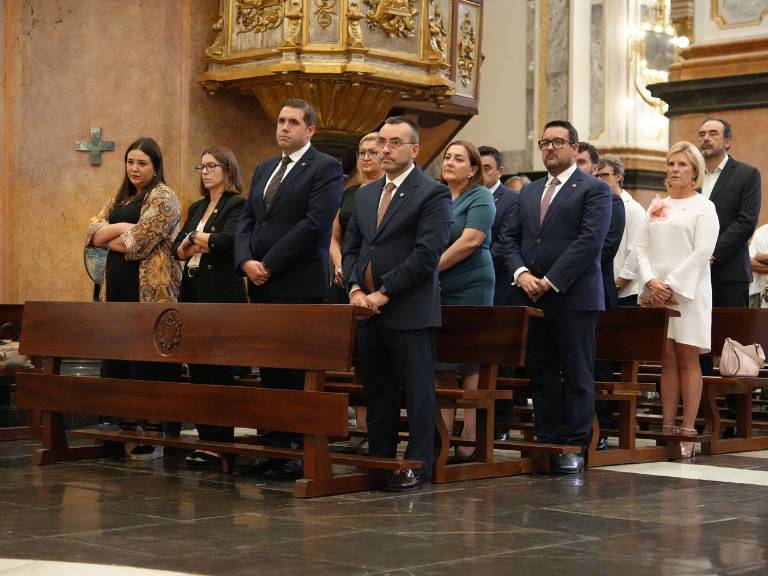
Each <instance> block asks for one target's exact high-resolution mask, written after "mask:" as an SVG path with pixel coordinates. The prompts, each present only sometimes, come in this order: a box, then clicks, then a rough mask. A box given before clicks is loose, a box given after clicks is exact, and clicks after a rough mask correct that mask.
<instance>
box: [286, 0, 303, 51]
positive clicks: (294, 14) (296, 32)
mask: <svg viewBox="0 0 768 576" xmlns="http://www.w3.org/2000/svg"><path fill="white" fill-rule="evenodd" d="M302 16H303V14H302V11H301V0H292V1H291V9H290V11H289V12H288V14H286V15H285V19H286V20H288V32H286V34H285V38H283V46H284V47H286V48H293V47H294V46H299V45H300V44H301V18H302Z"/></svg>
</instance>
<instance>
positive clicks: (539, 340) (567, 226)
mask: <svg viewBox="0 0 768 576" xmlns="http://www.w3.org/2000/svg"><path fill="white" fill-rule="evenodd" d="M578 141H579V137H578V133H577V131H576V129H575V128H574V127H573V125H572V124H571V123H570V122H567V121H564V120H554V121H552V122H549V123H547V125H546V126H545V128H544V134H543V136H542V139H541V140H540V141H539V143H538V144H539V149H540V150H541V155H542V160H543V162H544V165H545V166H546V168H547V172H548V174H547V176H546V177H545V178H541V179H539V180H537V181H535V182H532V183H531V184H529V185H528V186H526V187H525V188H523V190H522V191H521V192H520V194H519V197H518V202H516V203H515V206H514V207H513V209H512V214H511V216H510V218H509V219H508V220H507V223H506V224H505V227H504V230H503V232H502V242H503V243H504V252H505V258H506V262H507V269H508V270H510V271H511V272H512V278H513V281H514V283H515V289H514V292H513V295H514V297H515V299H516V303H517V304H521V305H527V306H534V307H537V308H540V309H541V310H543V311H544V318H542V319H538V320H536V321H534V322H532V323H531V328H530V330H529V333H528V347H527V349H528V354H527V366H528V369H529V370H530V373H531V379H532V386H531V387H532V391H533V409H534V426H535V431H536V441H537V442H543V443H566V444H571V445H576V446H580V447H581V448H582V453H581V455H576V454H564V455H560V456H558V457H557V459H556V461H555V462H553V469H554V470H555V471H559V472H563V473H575V472H579V471H580V470H581V469H582V468H583V467H584V454H585V453H586V449H587V446H588V445H589V441H590V437H591V429H592V421H593V420H594V417H595V382H594V361H595V325H596V323H597V312H598V311H600V310H603V309H604V308H605V296H604V290H603V278H602V274H601V270H600V254H601V250H602V247H603V242H604V240H605V236H606V234H607V232H608V227H609V225H610V221H611V191H610V189H609V188H608V186H607V185H606V184H605V183H604V182H602V181H600V180H598V179H597V178H594V177H593V176H591V175H588V174H585V173H583V172H582V171H580V170H578V168H577V166H576V153H577V150H578ZM563 426H564V427H565V428H564V429H562V427H563Z"/></svg>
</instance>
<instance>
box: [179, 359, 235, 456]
mask: <svg viewBox="0 0 768 576" xmlns="http://www.w3.org/2000/svg"><path fill="white" fill-rule="evenodd" d="M189 376H190V378H191V380H192V382H194V383H195V384H218V385H223V386H230V385H232V384H233V382H234V369H233V367H232V366H216V365H210V364H190V365H189ZM195 428H197V435H198V437H199V438H200V440H210V441H211V442H234V440H235V429H234V428H232V427H231V426H214V425H211V424H195Z"/></svg>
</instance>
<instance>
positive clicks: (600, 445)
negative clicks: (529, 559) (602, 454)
mask: <svg viewBox="0 0 768 576" xmlns="http://www.w3.org/2000/svg"><path fill="white" fill-rule="evenodd" d="M597 449H598V450H608V437H607V436H600V439H599V440H598V441H597Z"/></svg>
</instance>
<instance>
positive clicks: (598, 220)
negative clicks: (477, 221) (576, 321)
mask: <svg viewBox="0 0 768 576" xmlns="http://www.w3.org/2000/svg"><path fill="white" fill-rule="evenodd" d="M546 181H547V178H546V177H544V178H540V179H539V180H536V181H535V182H532V183H531V184H529V185H528V186H526V187H525V188H523V189H522V190H521V191H520V194H519V195H518V197H517V201H516V202H515V203H514V205H513V207H512V211H511V213H510V216H509V217H508V218H507V222H506V223H505V226H504V228H503V230H502V235H501V241H502V243H503V250H504V258H505V260H506V265H507V270H509V271H510V274H514V272H515V271H516V270H518V269H519V268H521V267H526V268H528V270H530V271H531V273H533V274H534V275H535V276H537V277H539V278H542V277H544V276H546V277H547V279H548V280H549V281H550V282H551V283H552V284H553V285H554V286H556V287H557V290H559V292H558V291H555V290H549V291H548V292H547V293H546V294H544V296H542V297H541V298H540V299H539V300H538V302H536V303H535V304H534V303H532V302H531V300H530V299H529V298H528V297H527V295H526V294H525V292H523V290H521V289H520V288H519V287H516V286H515V287H514V291H513V297H514V301H515V303H517V304H521V305H527V306H534V307H536V308H540V309H542V310H545V311H551V312H554V311H561V310H563V311H566V310H567V311H597V310H604V309H605V296H604V290H603V278H602V274H601V272H600V255H601V254H600V252H601V250H602V247H603V241H604V240H605V236H606V234H607V233H608V227H609V226H610V220H611V191H610V189H609V188H608V185H607V184H606V183H605V182H602V181H600V180H598V179H597V178H594V177H593V176H590V175H588V174H584V173H583V172H582V171H581V170H576V171H575V172H574V173H573V175H572V176H571V177H570V178H569V179H568V180H567V181H566V182H565V184H563V186H562V188H561V189H560V190H559V191H558V193H557V195H556V196H555V198H554V200H553V201H552V204H550V206H549V210H548V211H547V214H546V216H545V218H544V221H543V222H542V224H541V226H540V225H539V212H540V208H541V198H542V195H543V194H544V186H545V185H546Z"/></svg>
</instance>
